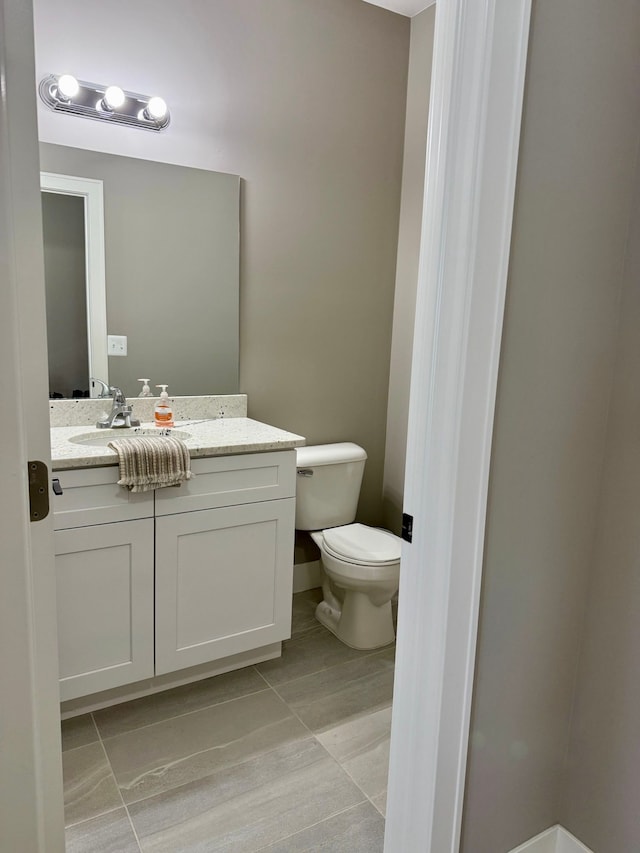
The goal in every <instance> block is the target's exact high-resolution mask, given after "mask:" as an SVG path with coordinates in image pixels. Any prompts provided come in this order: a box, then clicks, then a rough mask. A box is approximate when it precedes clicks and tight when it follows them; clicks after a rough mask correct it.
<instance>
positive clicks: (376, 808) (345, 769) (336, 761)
mask: <svg viewBox="0 0 640 853" xmlns="http://www.w3.org/2000/svg"><path fill="white" fill-rule="evenodd" d="M260 674H262V673H260ZM271 689H272V690H273V692H274V693H275V694H276V696H277V697H278V699H280V700H281V701H282V702H284V704H285V705H286V706H287V708H288V709H289V710H290V711H291V713H292V714H293V715H294V716H295V717H296V718H297V719H298V721H299V722H300V723H301V724H302V725H303V726H304V727H305V728H306V729H307V730H308V731H309V733H310V734H311V736H312V737H313V739H314V740H315V742H316V743H317V744H318V746H320V747H321V748H322V749H323V750H324V752H326V754H327V755H328V756H329V758H331V760H332V761H333V762H334V763H335V764H337V765H338V767H339V768H340V769H341V770H342V771H343V773H345V774H346V775H347V776H348V777H349V779H350V780H351V781H352V782H353V784H354V785H355V786H356V788H357V789H358V790H359V791H360V792H361V793H362V796H363V797H365V800H366V801H368V802H369V803H371V805H372V806H373V808H374V809H375V810H376V811H377V812H378V814H380V815H381V816H382V819H383V820H386V816H385V815H383V814H382V812H381V811H380V809H379V808H378V807H377V806H376V804H375V803H374V802H373V800H372V799H371V797H370V796H369V794H367V792H366V791H364V790H363V789H362V787H361V786H360V785H359V784H358V783H357V782H356V780H355V779H354V778H353V776H352V775H351V773H349V771H348V770H347V768H346V767H345V766H344V765H343V764H342V763H341V762H340V761H339V760H338V759H337V758H336V757H335V755H333V754H332V753H331V752H330V751H329V749H327V747H326V746H325V745H324V744H323V743H322V741H320V740H319V739H318V737H317V733H316V732H314V731H313V730H312V729H310V728H309V726H308V725H307V724H306V723H305V722H304V720H302V719H301V718H300V716H299V715H298V714H297V713H296V711H295V710H294V709H293V708H292V707H291V706H290V705H289V703H288V702H287V701H286V700H285V699H284V698H283V697H282V696H281V695H280V694H279V693H278V691H277V689H276V688H275V687H272V688H271ZM388 775H389V773H388V770H387V778H388ZM385 791H386V787H385ZM380 793H383V792H382V791H381V792H380ZM376 796H379V795H376ZM365 800H363V801H362V802H365ZM320 822H321V821H320ZM306 828H308V827H306ZM263 849H264V848H263ZM256 853H257V851H256Z"/></svg>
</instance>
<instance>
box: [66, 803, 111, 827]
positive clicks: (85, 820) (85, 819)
mask: <svg viewBox="0 0 640 853" xmlns="http://www.w3.org/2000/svg"><path fill="white" fill-rule="evenodd" d="M121 809H122V806H115V807H114V808H112V809H107V810H106V811H104V812H98V814H94V815H91V817H83V818H82V820H76V821H74V822H73V823H67V824H65V827H64V830H65V832H66V831H67V830H68V829H75V827H76V826H82V825H83V824H84V823H90V822H91V821H92V820H97V819H98V818H99V817H104V816H105V815H108V814H113V812H119V811H120V810H121Z"/></svg>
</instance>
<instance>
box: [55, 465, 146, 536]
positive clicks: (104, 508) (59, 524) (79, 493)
mask: <svg viewBox="0 0 640 853" xmlns="http://www.w3.org/2000/svg"><path fill="white" fill-rule="evenodd" d="M119 477H120V475H119V473H118V467H117V466H113V467H109V468H87V469H83V470H73V471H54V472H53V478H54V479H58V480H59V481H60V485H61V487H62V494H61V495H55V494H52V495H51V504H52V507H53V526H54V529H55V530H67V529H69V528H71V527H87V526H88V525H90V524H107V523H110V522H114V521H132V520H134V519H137V518H152V517H153V492H142V493H136V494H133V493H132V492H130V491H129V490H128V489H125V488H123V487H122V486H119V485H118V479H119Z"/></svg>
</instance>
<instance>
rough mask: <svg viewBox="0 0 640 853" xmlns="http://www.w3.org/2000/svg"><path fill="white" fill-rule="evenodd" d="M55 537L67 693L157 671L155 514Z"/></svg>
mask: <svg viewBox="0 0 640 853" xmlns="http://www.w3.org/2000/svg"><path fill="white" fill-rule="evenodd" d="M54 536H55V549H56V583H57V606H58V643H59V660H60V698H61V700H65V699H75V698H76V697H78V696H86V695H88V694H90V693H97V692H98V691H100V690H108V689H109V688H111V687H119V686H120V685H122V684H127V683H129V682H133V681H139V680H140V679H142V678H149V677H151V676H153V519H151V518H149V519H144V520H140V521H123V522H119V523H117V524H98V525H95V526H93V527H82V528H78V529H75V530H59V531H56V533H55V534H54Z"/></svg>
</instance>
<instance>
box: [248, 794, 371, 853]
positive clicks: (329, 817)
mask: <svg viewBox="0 0 640 853" xmlns="http://www.w3.org/2000/svg"><path fill="white" fill-rule="evenodd" d="M365 802H366V800H362V801H361V802H359V803H353V805H351V806H347V808H346V809H339V810H338V811H337V812H332V813H331V814H330V815H327V816H326V817H323V818H322V820H317V821H315V823H310V824H309V826H303V827H302V828H301V829H297V830H296V831H295V832H291V833H290V834H289V835H284V836H283V837H282V838H276V839H275V841H271V842H270V843H269V844H266V845H264V846H263V847H257V848H256V849H255V850H253V851H252V853H260V851H261V850H268V849H269V847H272V846H273V845H274V844H281V843H282V842H283V841H287V840H288V839H289V838H295V836H296V835H299V834H300V833H301V832H306V831H307V830H308V829H313V827H314V826H320V825H321V824H323V823H324V822H325V821H327V820H332V819H333V818H334V817H338V816H339V815H341V814H346V813H347V812H350V811H351V810H352V809H357V808H358V807H359V806H361V805H363V804H364V803H365Z"/></svg>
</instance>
